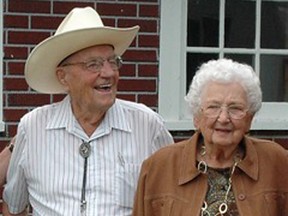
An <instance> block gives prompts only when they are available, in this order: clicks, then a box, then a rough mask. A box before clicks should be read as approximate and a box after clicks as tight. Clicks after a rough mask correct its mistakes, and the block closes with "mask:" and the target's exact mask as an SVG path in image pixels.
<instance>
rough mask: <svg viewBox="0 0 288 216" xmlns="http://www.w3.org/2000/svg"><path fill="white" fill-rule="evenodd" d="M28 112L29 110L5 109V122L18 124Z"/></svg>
mask: <svg viewBox="0 0 288 216" xmlns="http://www.w3.org/2000/svg"><path fill="white" fill-rule="evenodd" d="M27 112H28V110H27V109H13V108H12V109H5V108H4V111H3V113H4V116H5V117H4V121H5V122H6V121H8V122H18V121H19V120H20V118H21V117H22V116H24V115H25V114H26V113H27Z"/></svg>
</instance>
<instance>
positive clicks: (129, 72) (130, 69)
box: [120, 60, 136, 77]
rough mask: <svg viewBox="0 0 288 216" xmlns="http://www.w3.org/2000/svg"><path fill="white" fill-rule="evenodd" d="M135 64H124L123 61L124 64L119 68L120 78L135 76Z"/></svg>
mask: <svg viewBox="0 0 288 216" xmlns="http://www.w3.org/2000/svg"><path fill="white" fill-rule="evenodd" d="M135 68H136V67H135V64H129V63H125V60H124V64H123V66H122V67H121V68H120V76H121V77H122V76H125V77H126V76H129V77H131V76H135V70H136V69H135Z"/></svg>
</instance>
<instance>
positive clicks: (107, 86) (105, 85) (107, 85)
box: [97, 84, 112, 89]
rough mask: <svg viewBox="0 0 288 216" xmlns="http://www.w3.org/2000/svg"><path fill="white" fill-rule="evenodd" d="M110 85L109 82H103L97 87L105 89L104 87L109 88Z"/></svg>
mask: <svg viewBox="0 0 288 216" xmlns="http://www.w3.org/2000/svg"><path fill="white" fill-rule="evenodd" d="M111 86H112V85H111V84H103V85H99V87H97V89H106V88H110V87H111Z"/></svg>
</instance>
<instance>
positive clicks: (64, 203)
mask: <svg viewBox="0 0 288 216" xmlns="http://www.w3.org/2000/svg"><path fill="white" fill-rule="evenodd" d="M138 29H139V27H138V26H134V27H131V28H113V27H107V26H104V25H103V24H102V21H101V18H100V17H99V15H98V14H97V12H96V11H95V10H93V9H92V8H90V7H86V8H75V9H73V10H72V11H71V12H70V13H69V14H68V15H67V16H66V18H65V19H64V20H63V21H62V23H61V24H60V26H59V27H58V29H57V31H56V33H55V35H53V36H51V37H49V38H48V39H46V40H44V41H43V42H41V43H40V44H38V45H37V46H36V47H35V48H34V49H33V51H32V53H31V54H30V56H29V58H28V60H27V62H26V66H25V77H26V80H27V82H28V84H29V85H30V87H31V88H33V89H35V90H37V91H38V92H41V93H50V94H51V93H64V92H65V93H67V96H66V97H65V98H64V99H63V101H61V102H59V103H54V104H52V105H46V106H43V107H40V108H36V109H35V110H33V111H31V112H30V113H28V114H26V115H25V116H24V117H23V118H22V119H21V121H20V123H19V126H18V131H17V139H16V144H15V148H14V150H13V154H12V158H11V161H10V165H9V169H8V174H7V184H6V186H5V190H4V192H3V199H4V212H5V214H6V215H10V214H12V215H13V214H19V215H21V214H22V215H24V214H25V208H26V207H27V205H28V203H30V205H31V206H32V208H33V215H53V216H57V215H69V216H70V215H80V214H81V215H93V216H94V215H107V216H111V215H121V216H122V215H131V211H132V210H131V209H132V206H133V198H134V192H135V188H136V184H137V179H138V173H139V167H140V165H141V163H142V161H143V160H144V159H145V158H147V157H148V156H149V155H150V154H151V153H152V152H154V151H155V150H157V149H159V148H160V147H162V146H164V145H167V144H169V143H172V142H173V139H172V136H171V135H170V133H169V132H168V131H167V129H165V127H164V124H163V121H162V119H161V118H160V116H159V115H158V114H156V113H155V112H153V111H152V110H151V109H149V108H148V107H146V106H144V105H141V104H137V103H134V102H128V101H124V100H120V99H116V92H117V84H118V81H119V68H120V67H121V63H122V60H121V57H120V56H121V55H122V54H123V53H124V52H125V50H126V49H127V48H128V46H129V45H130V43H131V42H132V40H133V39H134V37H135V35H136V34H137V32H138ZM8 212H10V213H8Z"/></svg>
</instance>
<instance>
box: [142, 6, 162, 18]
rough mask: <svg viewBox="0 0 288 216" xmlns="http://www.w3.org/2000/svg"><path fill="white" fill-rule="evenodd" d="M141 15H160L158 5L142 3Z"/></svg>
mask: <svg viewBox="0 0 288 216" xmlns="http://www.w3.org/2000/svg"><path fill="white" fill-rule="evenodd" d="M139 15H140V16H141V17H159V8H158V5H140V7H139Z"/></svg>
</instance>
